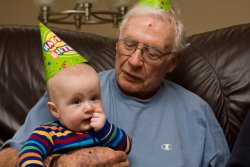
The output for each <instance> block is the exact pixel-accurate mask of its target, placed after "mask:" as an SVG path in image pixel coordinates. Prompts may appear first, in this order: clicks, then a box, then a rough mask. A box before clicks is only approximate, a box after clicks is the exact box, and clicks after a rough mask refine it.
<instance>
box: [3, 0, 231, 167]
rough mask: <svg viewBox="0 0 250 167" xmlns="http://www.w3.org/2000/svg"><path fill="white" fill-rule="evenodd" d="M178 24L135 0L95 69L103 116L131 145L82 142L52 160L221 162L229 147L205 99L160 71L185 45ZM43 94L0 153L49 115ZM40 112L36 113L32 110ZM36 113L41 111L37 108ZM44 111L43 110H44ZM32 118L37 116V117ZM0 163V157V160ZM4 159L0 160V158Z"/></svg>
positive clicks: (169, 13) (8, 156)
mask: <svg viewBox="0 0 250 167" xmlns="http://www.w3.org/2000/svg"><path fill="white" fill-rule="evenodd" d="M183 36H184V35H183V25H182V23H181V21H180V20H179V18H178V16H177V15H176V13H175V12H174V11H173V10H172V9H170V10H164V9H159V8H155V7H149V6H147V5H146V6H145V5H136V6H135V7H134V8H133V9H131V10H130V11H129V12H128V13H127V15H126V17H125V19H124V20H123V22H122V23H121V25H120V28H119V32H118V36H117V38H118V39H117V43H116V51H117V53H116V62H115V69H114V70H110V71H104V72H101V73H100V74H99V76H100V79H101V89H102V97H103V107H104V111H105V112H106V114H107V118H108V119H109V120H110V121H111V122H113V123H114V124H116V125H117V126H119V127H120V128H123V129H124V130H125V131H126V132H127V133H128V134H129V135H130V136H131V137H132V139H133V145H132V150H131V152H130V154H129V155H128V156H127V157H126V155H125V154H124V153H123V152H119V151H113V150H111V149H108V148H104V147H102V148H100V147H96V148H89V149H82V150H79V151H76V152H74V153H72V154H67V155H62V156H61V157H57V158H56V159H55V158H53V157H50V158H48V159H47V162H49V163H48V164H50V165H55V164H56V165H58V166H84V165H85V166H128V165H130V166H133V167H145V166H157V167H161V166H171V167H174V166H185V167H198V166H204V167H205V166H210V167H215V166H216V167H220V166H225V164H226V161H227V159H228V157H229V148H228V145H227V142H226V140H225V136H224V134H223V131H222V128H221V127H220V125H219V123H218V122H217V120H216V118H215V116H214V114H213V111H212V110H211V108H210V107H209V105H208V104H207V103H206V102H204V101H203V100H202V99H201V98H199V97H198V96H196V95H195V94H193V93H191V92H189V91H187V90H186V89H184V88H182V87H180V86H178V85H176V84H175V83H172V82H170V81H168V80H166V79H164V78H165V75H166V73H169V72H171V71H172V70H173V69H174V68H175V66H176V65H177V62H178V56H179V54H178V53H179V52H180V51H181V50H182V49H183V48H184V47H185V44H184V40H183V38H184V37H183ZM47 100H48V99H47V94H45V95H44V96H43V97H42V98H41V100H40V101H39V102H38V104H37V105H36V106H35V107H34V108H33V109H32V110H31V111H30V112H29V115H28V117H27V119H26V122H25V124H24V125H23V126H22V128H21V129H20V130H19V131H18V132H17V133H16V135H15V136H14V137H13V138H12V139H11V140H10V141H8V142H7V143H6V144H5V146H6V147H7V146H11V147H7V148H5V149H4V150H3V151H2V152H1V158H5V160H6V161H7V160H8V163H7V162H6V161H5V163H7V164H10V163H14V162H15V158H16V156H17V154H18V151H17V150H18V149H19V148H20V147H21V146H22V143H23V142H24V141H25V140H26V139H27V135H29V134H30V132H31V131H32V130H33V128H34V126H35V125H36V124H39V123H41V122H47V121H50V120H51V119H52V118H51V116H49V112H48V111H47V109H46V103H47ZM39 113H40V114H39ZM41 113H42V114H41ZM46 113H47V115H46ZM38 119H39V120H38ZM1 163H2V164H1ZM0 165H4V166H6V165H5V164H4V162H0Z"/></svg>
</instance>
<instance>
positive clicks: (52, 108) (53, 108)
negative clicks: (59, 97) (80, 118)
mask: <svg viewBox="0 0 250 167" xmlns="http://www.w3.org/2000/svg"><path fill="white" fill-rule="evenodd" d="M47 106H48V109H49V110H50V112H51V114H52V115H53V116H54V117H55V118H59V113H58V111H57V108H56V105H55V104H54V103H53V102H50V101H49V102H48V103H47Z"/></svg>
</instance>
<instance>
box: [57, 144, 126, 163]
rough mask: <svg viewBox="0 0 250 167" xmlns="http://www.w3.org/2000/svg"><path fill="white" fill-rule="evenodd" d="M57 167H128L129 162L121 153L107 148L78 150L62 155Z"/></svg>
mask: <svg viewBox="0 0 250 167" xmlns="http://www.w3.org/2000/svg"><path fill="white" fill-rule="evenodd" d="M56 166H57V167H128V166H129V161H128V159H127V157H126V154H125V153H124V152H122V151H114V150H112V149H111V148H108V147H92V148H84V149H80V150H78V151H76V152H73V153H71V154H65V155H62V156H61V157H60V158H59V159H58V160H57V162H56Z"/></svg>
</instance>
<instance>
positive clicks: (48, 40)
mask: <svg viewBox="0 0 250 167" xmlns="http://www.w3.org/2000/svg"><path fill="white" fill-rule="evenodd" d="M39 27H40V33H41V41H42V50H43V60H44V69H45V79H46V82H47V81H48V80H49V79H50V78H51V77H52V76H53V75H55V74H56V73H58V72H59V71H61V70H63V69H64V68H67V67H70V66H73V65H75V64H80V63H84V62H87V59H85V58H84V57H83V56H81V55H80V54H79V53H77V52H76V51H75V50H74V49H73V48H71V47H70V46H69V45H68V44H66V43H65V42H64V41H63V40H61V39H60V38H59V37H58V36H57V35H56V34H54V33H53V32H52V31H51V30H50V29H48V28H47V27H46V26H45V25H43V24H42V23H40V24H39Z"/></svg>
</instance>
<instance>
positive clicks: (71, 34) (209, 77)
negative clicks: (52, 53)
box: [0, 24, 250, 148]
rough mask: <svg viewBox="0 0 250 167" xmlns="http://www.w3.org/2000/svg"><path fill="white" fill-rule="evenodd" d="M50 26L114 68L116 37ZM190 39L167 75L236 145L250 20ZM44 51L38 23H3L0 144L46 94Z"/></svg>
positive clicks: (245, 102)
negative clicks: (207, 108) (200, 102)
mask: <svg viewBox="0 0 250 167" xmlns="http://www.w3.org/2000/svg"><path fill="white" fill-rule="evenodd" d="M51 29H52V30H53V31H54V32H55V33H56V34H57V35H58V36H60V37H61V38H62V39H63V40H64V41H65V42H66V43H68V44H69V45H70V46H72V47H73V48H74V49H75V50H77V51H78V52H79V53H80V54H82V55H83V56H85V57H86V58H87V59H89V60H90V64H92V65H93V66H94V67H95V69H96V70H97V71H102V70H105V69H111V68H113V67H114V60H115V40H114V39H110V38H106V37H101V36H98V35H94V34H89V33H83V32H75V31H70V30H59V29H55V28H51ZM188 41H189V42H190V46H189V47H188V48H187V49H186V50H185V51H184V53H183V55H182V57H181V59H180V64H179V65H178V66H177V68H176V69H175V70H174V72H173V73H172V74H171V75H168V76H167V78H169V79H170V80H172V81H174V82H176V83H178V84H180V85H182V86H183V87H185V88H187V89H189V90H191V91H193V92H194V93H196V94H198V95H199V96H201V97H202V98H203V99H205V100H206V101H207V102H208V103H209V104H210V105H211V107H212V108H213V110H214V112H215V115H216V117H217V118H218V120H219V123H220V124H221V126H222V127H223V129H224V132H225V134H226V137H227V140H228V143H229V146H230V148H232V147H233V144H234V142H235V140H236V138H237V135H238V132H239V129H240V127H241V124H242V122H243V120H244V118H245V116H246V114H247V112H248V111H250V75H249V74H248V73H249V72H250V69H249V68H250V67H249V64H250V47H249V45H250V24H246V25H238V26H234V27H228V28H225V29H220V30H215V31H211V32H207V33H202V34H197V35H194V36H192V37H189V38H188ZM41 55H42V51H41V42H40V34H39V30H38V28H37V27H32V26H0V115H1V116H0V129H1V134H0V145H1V144H2V143H3V142H4V141H5V140H7V139H8V138H10V137H12V135H13V134H14V132H15V131H16V130H17V129H18V128H19V127H20V125H21V124H22V123H23V122H24V119H25V116H26V114H27V112H28V111H29V109H30V108H31V107H32V106H33V105H34V104H35V103H36V102H37V100H38V99H39V98H40V97H41V96H42V94H43V93H44V90H45V81H44V75H43V74H44V72H43V64H42V56H41ZM179 103H181V102H179Z"/></svg>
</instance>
